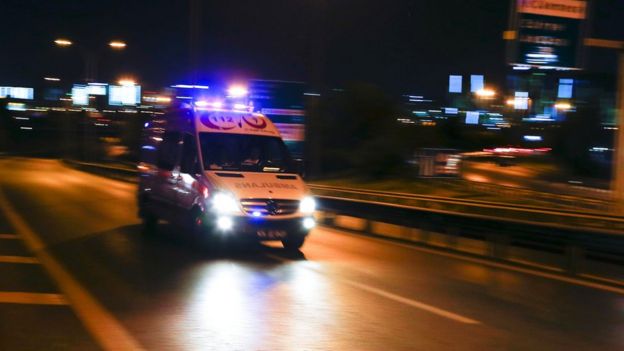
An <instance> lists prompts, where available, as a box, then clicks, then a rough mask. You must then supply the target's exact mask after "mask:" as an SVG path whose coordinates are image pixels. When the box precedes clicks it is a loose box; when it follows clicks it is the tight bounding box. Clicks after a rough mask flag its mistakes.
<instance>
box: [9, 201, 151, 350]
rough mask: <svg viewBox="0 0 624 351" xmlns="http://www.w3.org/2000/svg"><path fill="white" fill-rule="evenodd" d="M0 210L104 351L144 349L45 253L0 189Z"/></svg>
mask: <svg viewBox="0 0 624 351" xmlns="http://www.w3.org/2000/svg"><path fill="white" fill-rule="evenodd" d="M0 210H2V212H3V213H4V214H5V215H6V217H7V219H8V220H9V222H10V223H11V225H12V226H13V228H15V229H16V231H17V233H18V234H19V235H20V236H21V237H22V238H23V239H24V242H25V243H26V245H27V246H28V247H29V248H30V250H31V251H32V252H34V253H35V254H36V255H37V258H38V259H39V261H40V262H41V264H42V265H43V266H44V267H45V268H46V270H47V271H48V273H49V274H50V276H51V277H52V279H53V280H54V281H55V282H56V283H57V285H58V286H59V288H60V289H61V291H62V292H63V294H64V295H65V297H66V298H67V300H68V301H69V303H70V305H71V307H72V308H73V310H74V311H75V312H76V315H77V316H78V318H80V320H81V321H82V322H83V324H84V325H85V327H86V328H87V330H88V331H89V333H90V334H91V335H92V336H93V337H94V338H95V340H96V341H97V342H98V344H99V345H100V346H101V347H102V349H104V350H111V351H112V350H143V347H142V346H141V345H140V344H139V343H138V342H137V341H136V340H135V339H134V338H133V337H132V335H130V333H129V332H128V331H127V330H126V329H125V328H124V327H123V326H122V324H121V323H120V322H119V321H118V320H117V319H115V317H114V316H113V315H112V314H110V313H109V312H108V311H107V310H106V309H105V308H104V307H103V306H102V305H101V304H100V303H99V302H98V301H97V300H96V299H95V298H94V297H93V296H91V294H89V292H88V291H87V290H86V289H85V288H84V287H82V285H80V283H78V281H77V280H75V279H74V278H73V277H72V276H71V274H69V272H67V271H66V270H65V268H63V266H62V265H61V264H60V263H59V262H58V261H57V260H56V259H55V258H54V256H52V255H51V254H50V253H48V252H47V251H46V250H45V245H44V243H43V241H42V240H41V239H40V238H39V236H38V235H37V234H36V233H35V232H34V231H33V230H32V229H31V228H30V226H29V225H28V224H27V223H26V221H24V219H22V217H21V216H20V215H19V214H18V213H17V211H15V210H14V209H13V207H12V206H11V204H10V203H9V201H8V200H7V198H6V197H5V195H4V193H3V192H2V189H0Z"/></svg>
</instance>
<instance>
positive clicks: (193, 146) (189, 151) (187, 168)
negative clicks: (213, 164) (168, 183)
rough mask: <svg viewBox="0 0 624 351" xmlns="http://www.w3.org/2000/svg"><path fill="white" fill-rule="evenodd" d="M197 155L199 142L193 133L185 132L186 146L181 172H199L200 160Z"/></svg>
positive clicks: (183, 149) (184, 147) (183, 151)
mask: <svg viewBox="0 0 624 351" xmlns="http://www.w3.org/2000/svg"><path fill="white" fill-rule="evenodd" d="M198 161H199V160H198V157H197V143H196V142H195V137H194V136H193V135H191V134H184V146H183V148H182V163H181V165H180V172H182V173H186V174H195V173H199V172H200V169H199V162H198Z"/></svg>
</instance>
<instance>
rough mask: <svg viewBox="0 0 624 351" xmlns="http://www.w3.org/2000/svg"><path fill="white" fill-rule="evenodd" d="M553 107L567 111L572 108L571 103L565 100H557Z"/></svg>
mask: <svg viewBox="0 0 624 351" xmlns="http://www.w3.org/2000/svg"><path fill="white" fill-rule="evenodd" d="M555 108H556V109H557V110H561V111H568V110H571V109H572V105H570V104H569V103H567V102H558V103H556V104H555Z"/></svg>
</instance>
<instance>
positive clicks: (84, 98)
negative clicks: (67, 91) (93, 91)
mask: <svg viewBox="0 0 624 351" xmlns="http://www.w3.org/2000/svg"><path fill="white" fill-rule="evenodd" d="M72 104H74V105H76V106H87V105H89V90H88V89H87V87H86V86H84V85H74V87H73V88H72Z"/></svg>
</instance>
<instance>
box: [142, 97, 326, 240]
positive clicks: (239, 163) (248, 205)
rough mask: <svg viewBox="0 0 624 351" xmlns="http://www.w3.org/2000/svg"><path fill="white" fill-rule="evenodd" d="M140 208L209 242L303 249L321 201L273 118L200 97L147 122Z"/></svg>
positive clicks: (152, 222) (153, 221) (150, 218)
mask: <svg viewBox="0 0 624 351" xmlns="http://www.w3.org/2000/svg"><path fill="white" fill-rule="evenodd" d="M141 149H142V150H141V151H142V152H141V162H140V163H139V166H138V167H139V171H140V177H139V187H138V209H139V217H140V218H141V219H142V221H143V224H144V229H145V232H146V233H150V232H154V231H155V230H156V228H157V227H156V225H157V223H158V221H159V220H164V221H167V222H169V223H171V224H174V225H175V226H177V227H179V228H181V229H182V230H181V231H180V233H189V234H190V235H191V236H193V237H194V238H196V239H199V240H200V241H202V242H206V243H214V242H217V241H222V239H225V238H230V237H231V238H240V239H249V240H254V241H281V242H282V244H283V246H284V248H285V249H287V250H298V249H299V248H301V246H302V245H303V243H304V241H305V239H306V237H307V235H308V233H309V231H310V230H311V229H312V228H313V227H314V226H315V219H314V212H315V209H316V203H315V200H314V198H313V197H312V196H311V195H310V192H309V190H308V188H307V186H306V184H305V183H304V181H303V180H302V178H301V176H300V174H298V171H299V169H298V168H300V167H298V165H300V163H298V162H295V161H294V160H293V159H292V157H291V156H290V154H289V152H288V149H287V148H286V145H285V144H284V142H283V140H282V138H281V136H280V133H279V131H278V130H277V128H276V127H275V125H274V124H273V123H272V122H271V120H270V119H269V118H267V117H266V116H264V115H261V114H258V113H252V112H251V109H250V108H249V106H247V105H244V104H233V105H229V106H228V105H227V104H226V103H224V102H222V101H215V102H210V101H193V102H190V103H181V104H176V105H175V106H173V107H170V108H168V109H167V110H166V111H165V112H164V113H163V114H162V115H161V116H160V117H159V118H157V119H153V120H151V121H149V122H147V123H145V128H144V142H143V145H142V147H141Z"/></svg>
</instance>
